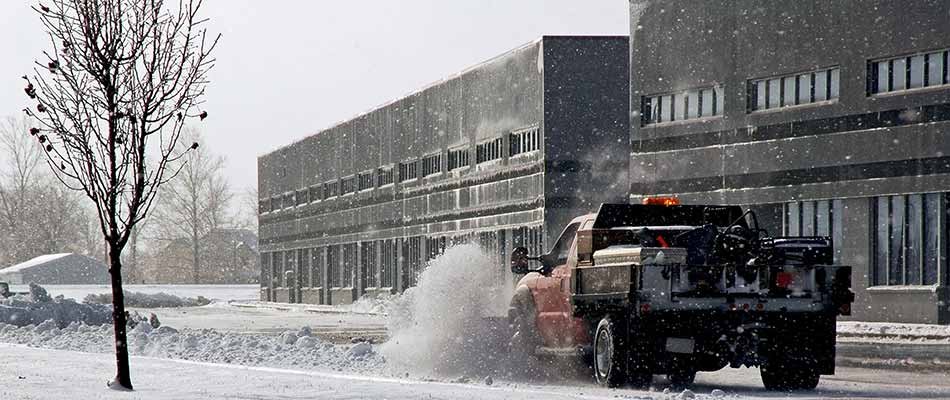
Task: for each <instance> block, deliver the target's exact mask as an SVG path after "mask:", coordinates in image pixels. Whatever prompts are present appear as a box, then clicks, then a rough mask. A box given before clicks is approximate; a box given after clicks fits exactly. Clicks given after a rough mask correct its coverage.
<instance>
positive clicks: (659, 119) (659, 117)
mask: <svg viewBox="0 0 950 400" xmlns="http://www.w3.org/2000/svg"><path fill="white" fill-rule="evenodd" d="M722 97H723V92H722V86H712V87H706V88H695V89H689V90H685V91H682V92H676V93H667V94H659V95H654V96H645V97H644V98H643V109H642V119H643V124H644V125H651V124H660V123H664V122H674V121H685V120H690V119H699V118H707V117H713V116H717V115H722V106H723V103H722Z"/></svg>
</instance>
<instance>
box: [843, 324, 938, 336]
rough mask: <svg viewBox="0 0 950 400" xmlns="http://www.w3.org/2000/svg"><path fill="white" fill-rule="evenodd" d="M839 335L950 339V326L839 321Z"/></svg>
mask: <svg viewBox="0 0 950 400" xmlns="http://www.w3.org/2000/svg"><path fill="white" fill-rule="evenodd" d="M838 335H839V336H848V337H866V338H879V339H885V338H889V339H895V340H901V339H903V340H909V341H915V340H950V326H947V325H929V324H905V323H896V322H859V321H838Z"/></svg>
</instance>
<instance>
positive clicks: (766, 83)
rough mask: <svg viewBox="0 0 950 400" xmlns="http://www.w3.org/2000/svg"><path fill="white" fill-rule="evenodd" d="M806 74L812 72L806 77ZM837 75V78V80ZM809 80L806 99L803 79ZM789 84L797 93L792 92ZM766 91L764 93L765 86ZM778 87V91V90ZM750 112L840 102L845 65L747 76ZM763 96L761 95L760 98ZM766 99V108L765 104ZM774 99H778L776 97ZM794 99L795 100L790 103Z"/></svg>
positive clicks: (747, 106) (776, 110) (820, 105)
mask: <svg viewBox="0 0 950 400" xmlns="http://www.w3.org/2000/svg"><path fill="white" fill-rule="evenodd" d="M805 76H810V77H809V78H808V79H805V80H803V79H802V78H803V77H805ZM835 79H837V82H836V83H835ZM803 81H807V83H808V85H807V89H808V96H807V98H808V100H809V101H808V102H805V103H802V102H801V101H802V99H803V96H804V95H805V93H803V91H802V89H803V86H802V83H803ZM789 86H791V90H793V91H794V93H790V92H789ZM762 89H764V90H765V92H764V93H762V92H761V90H762ZM835 89H837V90H835ZM776 90H778V93H777V94H776V93H775V91H776ZM746 93H747V96H746V112H747V113H748V114H763V113H771V112H779V111H787V110H791V109H798V108H803V107H822V106H828V105H832V104H836V103H838V101H839V99H840V98H841V65H840V64H834V65H825V66H821V67H818V68H815V69H808V70H799V71H795V72H790V73H786V74H780V75H769V76H759V77H754V78H749V79H747V80H746ZM760 97H761V98H760ZM763 99H764V105H765V107H764V108H761V107H762V104H763V102H762V101H761V100H763ZM773 99H774V100H775V101H773ZM789 99H791V100H792V101H794V102H795V104H786V103H787V100H789Z"/></svg>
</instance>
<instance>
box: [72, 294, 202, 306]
mask: <svg viewBox="0 0 950 400" xmlns="http://www.w3.org/2000/svg"><path fill="white" fill-rule="evenodd" d="M123 293H125V306H126V307H138V308H169V307H197V306H205V305H208V304H211V300H208V299H206V298H204V297H202V296H198V297H195V298H192V297H179V296H175V295H173V294H168V293H164V292H159V293H140V292H130V291H128V290H126V291H123ZM82 302H83V303H86V304H112V293H102V294H95V293H90V294H89V295H87V296H86V298H84V299H83V300H82Z"/></svg>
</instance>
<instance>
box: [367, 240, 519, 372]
mask: <svg viewBox="0 0 950 400" xmlns="http://www.w3.org/2000/svg"><path fill="white" fill-rule="evenodd" d="M501 268H502V266H501V265H498V262H497V261H494V260H493V259H492V258H491V257H490V256H488V255H487V254H485V253H484V252H483V251H481V250H480V249H479V247H478V246H476V245H474V244H465V245H458V246H454V247H450V248H448V249H446V251H445V253H444V254H443V255H441V256H439V257H438V258H436V259H434V260H432V261H431V262H430V263H429V265H428V267H427V268H426V269H425V270H424V271H423V272H422V274H421V275H420V277H419V284H418V285H417V286H416V287H414V288H410V289H408V290H406V291H405V293H403V295H402V296H400V297H399V298H398V299H396V300H394V301H393V302H391V304H390V305H389V306H388V310H387V311H388V314H389V319H388V323H387V325H388V328H389V330H390V333H391V337H390V340H389V341H387V342H386V343H384V344H383V345H382V346H381V347H380V351H381V353H382V354H383V356H384V357H385V358H386V360H387V362H388V363H389V365H390V368H392V369H393V370H394V371H397V372H398V371H412V372H416V373H427V374H428V373H433V374H437V375H449V374H460V373H461V374H478V373H484V372H486V371H489V370H491V369H492V368H493V367H494V366H495V365H497V363H498V361H499V360H498V359H497V357H499V356H500V355H502V354H504V353H505V352H504V347H501V348H500V346H503V343H506V342H507V337H506V332H505V330H503V329H497V328H498V325H497V324H496V323H491V322H490V321H489V320H487V319H486V318H485V317H486V316H498V315H503V314H502V313H503V312H504V311H500V310H507V306H508V301H509V297H510V286H511V285H510V282H509V281H510V277H509V276H508V274H507V271H504V272H503V271H502V270H501ZM496 321H497V320H496Z"/></svg>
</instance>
